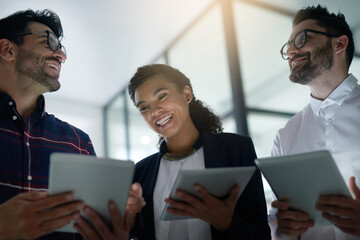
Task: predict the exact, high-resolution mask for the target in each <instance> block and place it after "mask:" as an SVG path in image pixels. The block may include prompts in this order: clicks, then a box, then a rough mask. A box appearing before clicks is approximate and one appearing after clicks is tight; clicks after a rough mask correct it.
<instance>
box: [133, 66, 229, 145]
mask: <svg viewBox="0 0 360 240" xmlns="http://www.w3.org/2000/svg"><path fill="white" fill-rule="evenodd" d="M153 76H162V77H164V78H165V79H166V80H167V81H169V82H171V83H174V84H175V85H176V87H177V89H178V90H179V91H182V90H183V89H184V87H185V86H189V87H190V89H191V92H192V94H193V100H192V101H191V102H190V104H189V112H190V117H191V120H192V121H193V123H194V125H195V127H196V128H197V129H198V130H199V132H208V133H210V134H217V133H221V132H222V130H223V128H222V123H221V121H220V118H219V117H218V116H217V115H216V114H215V113H213V112H212V110H211V109H210V108H209V107H207V106H204V104H203V102H201V101H200V100H198V99H196V97H195V95H194V93H193V89H192V86H191V83H190V79H189V78H187V77H186V76H185V75H184V74H183V73H182V72H180V71H179V70H177V69H175V68H173V67H170V66H167V65H164V64H152V65H145V66H143V67H140V68H138V69H137V72H136V73H135V75H134V76H133V77H132V78H131V80H130V83H129V85H128V91H129V96H130V98H131V100H132V101H133V102H134V103H135V96H134V95H135V90H136V89H137V88H138V87H139V86H140V85H141V84H143V83H144V82H145V81H146V80H148V79H149V78H151V77H153ZM162 141H163V137H160V139H159V144H160V143H161V142H162Z"/></svg>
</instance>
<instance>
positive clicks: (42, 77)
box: [15, 51, 60, 92]
mask: <svg viewBox="0 0 360 240" xmlns="http://www.w3.org/2000/svg"><path fill="white" fill-rule="evenodd" d="M47 60H55V61H58V59H55V58H51V57H49V58H47ZM15 68H16V70H17V71H18V72H19V74H20V77H21V78H22V79H32V80H34V81H36V82H38V83H40V84H41V85H43V86H44V87H46V88H47V90H48V91H49V92H54V91H57V90H58V89H59V88H60V83H59V81H58V79H59V77H58V76H56V77H51V76H49V75H48V74H47V73H46V72H45V71H44V66H43V64H42V61H41V58H40V57H39V56H37V55H35V54H32V53H30V52H27V51H22V52H20V53H19V57H18V59H17V61H16V63H15Z"/></svg>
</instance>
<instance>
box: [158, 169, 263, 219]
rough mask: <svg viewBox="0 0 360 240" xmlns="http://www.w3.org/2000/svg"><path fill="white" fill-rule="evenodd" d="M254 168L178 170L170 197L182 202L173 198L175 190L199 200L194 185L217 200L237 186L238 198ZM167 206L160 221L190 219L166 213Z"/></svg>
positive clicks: (176, 197) (227, 194)
mask: <svg viewBox="0 0 360 240" xmlns="http://www.w3.org/2000/svg"><path fill="white" fill-rule="evenodd" d="M255 169H256V168H255V167H252V166H250V167H229V168H207V169H201V170H180V171H179V172H178V175H177V177H176V179H175V182H174V185H173V187H172V189H171V192H170V197H171V198H172V199H174V200H178V201H183V199H181V198H180V197H178V196H175V192H176V190H182V191H185V192H187V193H190V194H192V195H194V196H196V197H198V198H199V199H201V196H200V195H199V194H198V192H197V191H196V190H195V189H194V184H199V185H201V186H203V187H204V188H205V189H206V190H207V191H208V192H209V193H210V194H211V195H213V196H215V197H217V198H226V197H228V196H229V194H230V191H231V189H232V188H233V187H234V186H235V185H236V184H238V185H239V187H240V190H239V195H238V198H239V196H240V195H241V193H242V191H243V190H244V189H245V187H246V185H247V184H248V182H249V180H250V179H251V177H252V175H253V174H254V172H255ZM168 207H169V204H167V203H166V204H165V207H164V209H163V212H162V214H161V217H160V220H162V221H167V220H181V219H190V218H192V217H190V216H179V215H174V214H171V213H168V212H167V211H166V209H167V208H168Z"/></svg>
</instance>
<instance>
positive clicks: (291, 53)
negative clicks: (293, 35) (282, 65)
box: [286, 42, 299, 59]
mask: <svg viewBox="0 0 360 240" xmlns="http://www.w3.org/2000/svg"><path fill="white" fill-rule="evenodd" d="M298 51H299V49H297V48H296V47H295V44H294V43H293V42H292V43H291V44H290V46H289V47H288V49H287V50H286V55H287V56H288V57H289V59H291V58H292V56H294V55H295V54H296V53H297V52H298Z"/></svg>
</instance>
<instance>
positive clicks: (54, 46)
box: [12, 30, 66, 56]
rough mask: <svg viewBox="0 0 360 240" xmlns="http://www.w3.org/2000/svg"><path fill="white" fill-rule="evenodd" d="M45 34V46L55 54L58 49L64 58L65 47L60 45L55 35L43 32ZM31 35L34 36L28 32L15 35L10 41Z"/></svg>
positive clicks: (46, 31) (47, 31)
mask: <svg viewBox="0 0 360 240" xmlns="http://www.w3.org/2000/svg"><path fill="white" fill-rule="evenodd" d="M45 33H46V39H47V40H46V44H47V45H48V46H49V48H50V49H51V50H53V51H54V52H56V51H57V50H58V49H59V48H60V50H61V51H62V52H63V53H64V54H65V56H66V49H65V47H64V46H63V45H62V44H61V43H60V40H59V38H58V37H57V36H56V35H55V33H53V32H51V31H49V30H45ZM31 34H36V33H33V32H29V33H20V34H17V35H15V36H13V37H12V39H14V38H17V37H22V36H27V35H31Z"/></svg>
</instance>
